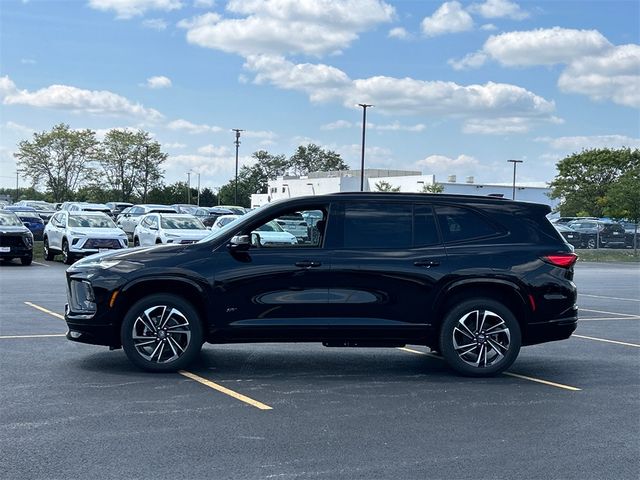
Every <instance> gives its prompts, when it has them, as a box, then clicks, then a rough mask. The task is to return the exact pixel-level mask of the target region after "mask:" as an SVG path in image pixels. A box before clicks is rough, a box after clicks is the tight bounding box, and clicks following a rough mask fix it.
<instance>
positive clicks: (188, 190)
mask: <svg viewBox="0 0 640 480" xmlns="http://www.w3.org/2000/svg"><path fill="white" fill-rule="evenodd" d="M187 203H188V204H189V205H191V172H187Z"/></svg>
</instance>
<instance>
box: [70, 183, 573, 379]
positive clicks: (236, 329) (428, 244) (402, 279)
mask: <svg viewBox="0 0 640 480" xmlns="http://www.w3.org/2000/svg"><path fill="white" fill-rule="evenodd" d="M309 210H314V211H320V212H322V213H323V218H322V220H319V221H318V222H317V223H316V227H318V225H320V228H319V230H322V235H321V236H320V237H318V241H317V242H316V243H311V244H297V245H274V246H270V247H266V246H264V245H262V244H261V243H260V242H257V241H254V239H257V237H258V235H259V232H260V228H261V227H262V226H264V225H267V224H271V225H272V223H271V222H273V221H276V220H277V219H278V218H280V217H282V216H286V215H290V214H292V213H296V212H297V213H300V212H302V211H309ZM549 210H550V208H549V207H548V206H547V205H540V204H534V203H527V202H514V201H511V200H504V199H492V198H487V197H480V196H478V197H472V196H463V195H446V194H437V195H426V194H397V193H396V194H385V193H350V194H344V193H343V194H333V195H322V196H320V195H319V196H314V197H300V198H293V199H289V200H286V201H280V202H273V203H271V204H269V205H268V206H265V207H263V208H261V209H258V210H255V211H254V212H251V213H249V214H247V215H243V216H242V217H240V218H238V219H236V221H234V222H232V223H230V224H228V225H227V226H225V227H223V228H221V229H219V230H215V231H212V232H211V233H210V234H209V236H207V237H206V238H205V239H203V240H202V241H200V242H197V243H194V244H191V245H164V246H158V247H149V248H144V249H139V250H133V251H129V252H126V253H122V252H121V253H118V252H115V253H109V254H105V255H103V256H100V257H94V258H89V259H86V260H81V261H80V262H78V263H77V264H75V265H74V266H72V267H71V268H69V269H68V270H67V272H66V275H67V285H68V288H67V295H68V307H67V308H65V320H66V322H67V325H68V328H69V332H68V333H67V338H68V339H69V340H72V341H76V342H84V343H90V344H98V345H106V346H109V347H111V348H119V347H123V348H124V351H125V353H126V355H127V357H128V358H129V359H130V360H131V362H133V363H134V364H135V365H137V366H138V367H140V368H143V369H146V370H150V371H174V370H180V369H184V368H187V366H188V365H189V364H190V363H191V362H193V361H194V360H195V359H196V357H197V355H198V353H199V352H200V350H201V348H202V345H203V343H204V342H211V343H233V342H269V343H272V342H319V343H322V344H324V345H325V346H327V347H372V346H375V347H389V348H391V347H402V346H404V345H405V344H416V345H425V346H427V347H430V348H431V349H434V350H437V351H438V352H440V353H441V355H442V356H443V357H444V359H445V361H446V362H447V363H448V365H449V366H451V367H452V368H453V369H455V370H456V371H458V372H460V373H462V374H464V375H469V376H478V377H480V376H490V375H497V374H499V373H501V372H503V371H505V369H507V368H509V367H510V366H511V365H512V363H513V362H514V361H515V359H516V358H517V356H518V354H519V352H520V348H521V346H524V345H533V344H539V343H543V342H549V341H554V340H562V339H566V338H569V337H570V336H571V334H572V333H573V332H574V331H575V329H576V326H577V323H578V307H577V303H576V302H577V291H576V286H575V284H574V283H573V281H572V280H573V273H574V272H573V265H574V263H575V261H576V258H577V257H576V255H575V253H573V252H572V251H571V247H570V246H569V245H568V244H567V243H566V242H565V241H564V239H563V238H562V237H561V236H560V234H559V233H558V232H557V231H556V230H555V229H554V228H553V227H552V225H551V224H550V223H549V221H548V220H547V219H546V217H545V215H546V214H548V213H549ZM523 220H526V221H523ZM323 225H325V226H326V228H322V226H323ZM115 292H118V294H117V295H116V294H115ZM90 352H91V351H90Z"/></svg>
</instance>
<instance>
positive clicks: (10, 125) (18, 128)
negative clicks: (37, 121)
mask: <svg viewBox="0 0 640 480" xmlns="http://www.w3.org/2000/svg"><path fill="white" fill-rule="evenodd" d="M2 128H3V129H6V130H11V131H14V132H18V133H21V134H25V135H31V134H32V133H33V132H35V129H33V128H31V127H27V126H25V125H21V124H19V123H16V122H12V121H8V122H6V123H5V124H4V125H2Z"/></svg>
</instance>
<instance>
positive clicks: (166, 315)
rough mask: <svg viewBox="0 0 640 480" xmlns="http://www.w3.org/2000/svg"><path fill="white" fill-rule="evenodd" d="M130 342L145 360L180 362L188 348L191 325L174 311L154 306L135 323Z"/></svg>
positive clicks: (165, 307)
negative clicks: (131, 341)
mask: <svg viewBox="0 0 640 480" xmlns="http://www.w3.org/2000/svg"><path fill="white" fill-rule="evenodd" d="M131 338H132V339H133V345H134V347H135V349H136V351H137V352H138V354H139V355H140V356H141V357H142V358H144V359H145V360H147V361H149V362H155V363H169V362H173V361H175V360H177V359H178V358H180V357H181V356H182V355H183V354H184V353H185V351H186V350H187V348H188V347H189V343H190V342H191V325H190V323H189V320H187V317H186V316H185V315H184V314H183V313H182V312H180V310H178V309H177V308H175V307H169V306H167V305H155V306H152V307H149V308H147V309H145V310H144V311H143V312H142V313H141V314H140V315H139V316H138V317H137V318H136V319H135V320H134V322H133V327H132V331H131Z"/></svg>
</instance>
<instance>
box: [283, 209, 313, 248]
mask: <svg viewBox="0 0 640 480" xmlns="http://www.w3.org/2000/svg"><path fill="white" fill-rule="evenodd" d="M276 221H277V222H278V225H280V226H281V227H282V229H283V230H284V231H285V232H289V233H290V234H292V235H294V236H295V237H296V238H297V239H298V241H300V242H306V241H308V240H309V226H308V225H307V222H306V220H305V219H304V217H303V216H302V214H301V213H298V212H296V213H292V214H289V215H284V216H282V217H280V218H278V219H277V220H276Z"/></svg>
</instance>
